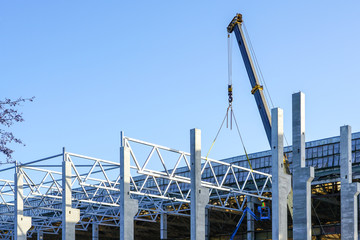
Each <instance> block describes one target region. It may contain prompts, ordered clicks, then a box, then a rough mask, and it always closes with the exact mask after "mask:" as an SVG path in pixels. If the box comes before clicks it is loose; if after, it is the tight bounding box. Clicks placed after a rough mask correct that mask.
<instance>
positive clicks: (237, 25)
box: [227, 13, 293, 217]
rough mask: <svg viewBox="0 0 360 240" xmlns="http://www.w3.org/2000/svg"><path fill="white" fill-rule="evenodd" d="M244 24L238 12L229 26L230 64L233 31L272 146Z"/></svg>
mask: <svg viewBox="0 0 360 240" xmlns="http://www.w3.org/2000/svg"><path fill="white" fill-rule="evenodd" d="M242 25H243V19H242V15H241V14H239V13H238V14H236V16H235V17H234V18H233V19H232V21H231V22H230V24H229V25H228V27H227V32H228V46H229V47H228V50H229V53H228V55H229V56H228V60H229V65H231V56H230V55H231V53H230V52H231V47H230V46H231V42H230V40H229V39H230V35H231V33H232V32H234V33H235V36H236V40H237V43H238V45H239V49H240V52H241V56H242V59H243V61H244V65H245V68H246V72H247V74H248V76H249V80H250V84H251V87H252V89H251V93H252V94H253V95H254V97H255V101H256V104H257V107H258V110H259V113H260V116H261V120H262V123H263V125H264V129H265V132H266V136H267V138H268V141H269V145H270V147H271V116H270V111H269V108H268V105H267V103H266V98H265V95H264V92H263V86H262V85H260V82H259V78H258V75H257V73H256V66H255V64H254V62H253V60H252V58H251V54H250V50H249V47H248V45H247V42H246V39H245V34H244V32H243V30H242ZM245 30H246V29H245ZM250 45H251V44H250ZM255 60H256V57H255ZM231 69H232V67H231V66H229V67H228V71H229V83H228V85H229V84H231V87H230V85H229V87H228V89H229V90H228V91H229V96H230V89H231V96H232V90H233V89H232V73H231ZM260 74H261V71H260ZM269 97H270V96H269ZM270 100H271V98H270ZM231 102H232V97H231ZM229 103H230V99H229ZM284 164H285V166H287V167H286V168H284V171H285V172H286V173H290V171H289V168H288V163H287V157H286V156H284ZM292 195H293V194H292V189H291V192H290V195H289V197H288V207H289V210H290V215H291V217H292V215H293V204H292Z"/></svg>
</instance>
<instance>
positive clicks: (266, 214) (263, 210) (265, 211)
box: [230, 206, 271, 240]
mask: <svg viewBox="0 0 360 240" xmlns="http://www.w3.org/2000/svg"><path fill="white" fill-rule="evenodd" d="M258 211H259V213H260V216H259V217H258V216H256V215H255V213H253V211H251V209H250V208H248V207H246V208H245V209H244V211H243V214H242V216H241V218H240V220H239V222H238V224H237V225H236V228H235V230H234V232H233V234H232V235H231V237H230V240H233V239H234V237H235V235H236V233H237V231H238V230H239V228H240V226H241V223H242V221H243V220H244V218H245V216H246V213H247V212H248V213H249V214H250V216H252V217H253V218H254V219H255V220H256V221H259V220H260V221H261V220H270V216H271V214H270V208H269V207H260V206H258Z"/></svg>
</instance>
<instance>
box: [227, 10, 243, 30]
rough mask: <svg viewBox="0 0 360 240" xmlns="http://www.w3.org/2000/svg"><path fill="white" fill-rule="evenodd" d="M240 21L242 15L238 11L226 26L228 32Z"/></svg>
mask: <svg viewBox="0 0 360 240" xmlns="http://www.w3.org/2000/svg"><path fill="white" fill-rule="evenodd" d="M242 22H243V20H242V15H241V14H240V13H238V14H236V16H235V17H234V18H233V20H231V22H230V24H229V26H228V27H227V31H228V33H232V32H233V31H234V27H235V26H236V24H238V23H239V24H241V23H242Z"/></svg>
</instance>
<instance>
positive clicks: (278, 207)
mask: <svg viewBox="0 0 360 240" xmlns="http://www.w3.org/2000/svg"><path fill="white" fill-rule="evenodd" d="M283 115H284V114H283V110H282V109H280V108H274V109H272V110H271V122H272V133H271V138H272V140H271V143H272V147H271V149H272V239H274V240H287V239H288V224H287V198H288V195H289V193H290V190H291V176H290V175H288V174H286V173H285V172H284V168H285V166H284V126H283V125H284V124H283V122H284V120H283Z"/></svg>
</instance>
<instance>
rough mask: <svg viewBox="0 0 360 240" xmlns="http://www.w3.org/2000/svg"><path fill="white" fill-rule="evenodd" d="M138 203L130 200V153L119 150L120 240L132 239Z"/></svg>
mask: <svg viewBox="0 0 360 240" xmlns="http://www.w3.org/2000/svg"><path fill="white" fill-rule="evenodd" d="M137 212H138V201H137V200H135V199H131V198H130V151H129V149H128V148H127V147H124V146H122V147H121V148H120V239H121V240H133V239H134V217H135V215H136V213H137Z"/></svg>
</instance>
